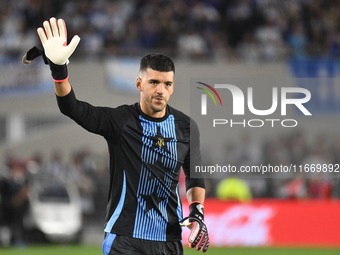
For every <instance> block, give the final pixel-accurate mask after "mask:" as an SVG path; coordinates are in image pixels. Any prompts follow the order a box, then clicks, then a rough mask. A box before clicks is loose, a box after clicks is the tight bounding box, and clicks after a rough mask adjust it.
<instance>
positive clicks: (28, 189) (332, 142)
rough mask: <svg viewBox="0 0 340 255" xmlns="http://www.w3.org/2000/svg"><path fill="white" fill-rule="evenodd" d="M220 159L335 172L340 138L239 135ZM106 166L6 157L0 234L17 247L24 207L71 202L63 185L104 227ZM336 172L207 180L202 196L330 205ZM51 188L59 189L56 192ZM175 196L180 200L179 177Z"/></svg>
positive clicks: (81, 154)
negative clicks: (8, 234) (8, 232)
mask: <svg viewBox="0 0 340 255" xmlns="http://www.w3.org/2000/svg"><path fill="white" fill-rule="evenodd" d="M206 149H207V148H203V154H206V153H205V152H204V150H206ZM220 157H221V158H222V159H223V160H224V161H223V164H224V165H228V164H231V165H233V166H237V167H240V166H258V165H260V164H262V165H269V164H270V165H272V166H280V165H284V166H289V165H290V164H294V165H297V166H298V165H303V164H309V165H310V164H316V165H317V164H320V165H323V164H326V165H329V164H332V165H334V166H335V165H336V164H340V138H336V139H331V138H330V137H327V136H324V135H320V136H317V137H315V138H314V139H313V140H312V141H307V139H306V137H305V135H304V132H302V131H295V132H293V133H288V134H281V135H278V136H275V137H269V136H268V137H267V140H265V141H255V140H254V137H252V136H251V134H250V133H244V134H243V135H242V136H241V137H239V138H238V139H237V140H235V141H232V142H231V141H227V142H226V144H225V149H224V150H223V151H221V155H220ZM211 160H214V159H213V158H211ZM219 162H221V161H219ZM108 163H109V160H108V154H107V153H103V154H98V153H94V152H93V151H91V149H90V148H89V147H83V148H79V150H77V151H75V152H74V153H73V154H72V155H71V156H69V155H63V153H62V151H61V150H54V151H53V152H52V154H51V155H50V156H49V158H43V157H42V154H41V153H35V154H33V155H29V156H28V157H22V156H20V157H19V156H16V155H15V154H14V153H9V154H8V156H7V158H6V160H5V161H4V162H1V164H0V230H1V226H2V225H7V226H8V227H9V228H10V230H11V235H12V240H11V242H12V244H13V245H17V246H20V245H21V243H22V242H23V240H24V237H23V233H24V231H23V229H24V225H25V223H24V221H25V215H27V214H26V213H27V212H29V204H32V203H36V202H37V201H35V200H36V199H38V200H39V201H40V202H44V201H46V199H47V198H48V199H51V198H52V199H53V200H52V201H54V202H58V201H59V202H60V199H61V198H66V201H67V202H70V201H72V200H71V197H72V196H74V194H73V195H72V194H68V192H69V191H68V192H66V191H67V190H70V189H69V188H68V187H69V186H68V185H71V186H72V187H76V191H77V194H78V195H77V196H78V197H79V201H80V203H79V205H80V207H81V209H80V210H81V213H82V215H83V217H84V218H85V219H86V220H90V221H91V220H94V221H96V222H97V221H100V222H103V219H104V217H105V208H106V202H107V196H108V190H109V165H108ZM338 168H339V167H338ZM339 172H340V169H338V172H337V173H335V172H334V171H333V172H331V171H325V172H323V171H319V172H317V171H315V172H312V171H309V172H308V173H300V172H299V171H297V172H296V173H293V172H290V173H281V174H280V173H272V174H271V175H269V176H264V175H262V174H260V173H258V174H256V173H255V174H252V173H247V174H246V175H243V176H238V175H233V174H230V175H228V174H222V175H221V176H218V178H216V176H214V177H215V178H211V179H206V190H207V196H208V197H216V198H217V199H220V200H232V201H235V200H236V201H241V202H245V201H250V200H251V199H253V198H276V199H332V198H339V197H340V189H339V188H340V179H339V175H340V173H339ZM42 176H45V177H44V178H42ZM57 180H58V181H57ZM56 183H58V185H59V188H57V189H56V188H55V187H56V185H55V184H56ZM37 186H39V189H38V188H37ZM179 194H180V196H181V197H182V199H185V196H186V190H185V177H184V174H183V172H182V173H181V176H180V185H179ZM31 213H32V211H31ZM36 217H37V216H36ZM26 221H27V220H26ZM26 225H27V222H26ZM0 232H1V231H0ZM1 235H3V234H1V233H0V236H1ZM0 239H1V238H0ZM0 241H1V240H0ZM0 246H1V242H0Z"/></svg>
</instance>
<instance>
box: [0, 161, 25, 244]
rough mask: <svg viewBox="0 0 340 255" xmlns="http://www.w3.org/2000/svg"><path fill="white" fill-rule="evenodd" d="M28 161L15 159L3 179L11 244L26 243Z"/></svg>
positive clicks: (6, 221) (2, 190)
mask: <svg viewBox="0 0 340 255" xmlns="http://www.w3.org/2000/svg"><path fill="white" fill-rule="evenodd" d="M25 165H26V162H24V161H22V160H14V161H12V162H10V163H9V175H8V177H7V178H4V179H2V180H1V183H0V194H1V200H2V201H1V203H2V206H1V207H2V212H3V219H4V223H5V224H6V225H7V226H8V227H9V229H10V233H11V244H12V245H14V246H17V247H21V246H23V245H25V240H24V225H23V219H24V216H25V214H26V212H27V209H28V192H29V186H28V173H27V171H26V168H25V167H26V166H25Z"/></svg>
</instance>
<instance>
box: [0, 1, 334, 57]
mask: <svg viewBox="0 0 340 255" xmlns="http://www.w3.org/2000/svg"><path fill="white" fill-rule="evenodd" d="M339 8H340V1H339V0H285V1H281V0H230V1H225V0H174V1H169V0H124V1H122V0H121V1H120V0H97V1H93V0H84V1H76V0H67V1H66V0H50V1H44V0H2V1H1V2H0V56H1V55H2V56H3V55H14V56H17V55H20V56H21V55H22V54H23V53H24V52H26V51H27V50H28V49H30V48H31V47H32V46H34V45H39V44H40V42H39V41H38V36H37V34H36V29H37V28H38V27H39V26H42V23H43V21H44V20H47V19H48V18H50V17H52V16H55V17H57V18H63V19H64V20H65V21H66V24H67V28H68V36H69V39H70V38H72V37H73V35H75V34H78V35H79V36H80V37H81V38H82V41H81V43H80V45H79V48H78V49H77V51H76V52H75V56H78V57H82V58H89V59H93V58H94V57H98V58H101V57H103V56H108V55H118V56H121V55H122V56H134V55H141V54H145V53H146V52H150V51H154V50H157V51H162V52H163V53H165V54H168V55H170V56H172V57H190V58H199V57H203V58H208V59H217V60H223V61H231V60H240V59H241V60H245V61H251V62H257V61H275V60H280V59H285V58H287V57H291V56H293V57H296V58H303V57H305V56H312V57H329V56H331V57H338V56H339V46H340V37H339V36H340V35H339V32H340V12H339V11H338V10H339Z"/></svg>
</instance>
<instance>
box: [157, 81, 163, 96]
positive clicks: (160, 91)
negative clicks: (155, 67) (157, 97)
mask: <svg viewBox="0 0 340 255" xmlns="http://www.w3.org/2000/svg"><path fill="white" fill-rule="evenodd" d="M157 93H159V94H163V93H164V84H162V83H159V84H158V86H157Z"/></svg>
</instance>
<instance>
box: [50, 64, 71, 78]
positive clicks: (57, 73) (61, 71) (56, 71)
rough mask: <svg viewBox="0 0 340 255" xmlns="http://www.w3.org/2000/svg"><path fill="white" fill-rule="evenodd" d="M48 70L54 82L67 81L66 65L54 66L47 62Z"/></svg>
mask: <svg viewBox="0 0 340 255" xmlns="http://www.w3.org/2000/svg"><path fill="white" fill-rule="evenodd" d="M49 65H50V69H51V72H52V78H53V80H54V81H55V82H64V81H66V80H67V79H68V70H67V65H66V64H63V65H56V64H54V63H53V62H52V61H51V60H49Z"/></svg>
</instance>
